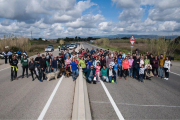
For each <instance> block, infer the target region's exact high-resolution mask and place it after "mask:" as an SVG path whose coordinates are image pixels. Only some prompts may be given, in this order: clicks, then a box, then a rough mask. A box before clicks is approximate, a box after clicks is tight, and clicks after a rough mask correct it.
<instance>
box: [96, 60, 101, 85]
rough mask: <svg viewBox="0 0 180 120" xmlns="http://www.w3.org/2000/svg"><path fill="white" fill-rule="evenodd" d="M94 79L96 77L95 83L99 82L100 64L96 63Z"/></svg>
mask: <svg viewBox="0 0 180 120" xmlns="http://www.w3.org/2000/svg"><path fill="white" fill-rule="evenodd" d="M95 68H96V77H97V82H99V81H100V76H101V71H100V69H101V65H100V62H98V63H97V64H96V67H95Z"/></svg>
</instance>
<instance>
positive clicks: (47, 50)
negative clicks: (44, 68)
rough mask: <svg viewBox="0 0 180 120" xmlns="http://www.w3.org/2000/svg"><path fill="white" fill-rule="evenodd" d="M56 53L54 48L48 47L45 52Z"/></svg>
mask: <svg viewBox="0 0 180 120" xmlns="http://www.w3.org/2000/svg"><path fill="white" fill-rule="evenodd" d="M52 51H54V48H53V47H52V46H47V48H46V49H45V52H52Z"/></svg>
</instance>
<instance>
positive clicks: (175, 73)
mask: <svg viewBox="0 0 180 120" xmlns="http://www.w3.org/2000/svg"><path fill="white" fill-rule="evenodd" d="M170 73H172V74H175V75H178V76H180V74H177V73H174V72H170Z"/></svg>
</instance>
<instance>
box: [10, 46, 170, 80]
mask: <svg viewBox="0 0 180 120" xmlns="http://www.w3.org/2000/svg"><path fill="white" fill-rule="evenodd" d="M20 63H21V66H22V68H23V72H22V78H23V77H24V73H25V71H26V75H27V77H28V69H29V71H30V72H31V76H32V80H33V81H34V80H35V78H34V74H35V75H36V78H37V79H38V80H39V81H40V82H43V80H46V76H45V73H51V72H56V71H58V70H61V69H60V68H64V69H65V70H67V71H69V72H70V73H72V79H73V81H75V80H76V79H77V77H78V75H79V68H80V67H81V68H82V71H83V73H84V75H85V76H86V79H87V82H89V83H91V82H93V83H96V82H99V81H100V80H102V81H105V82H108V83H117V78H119V79H122V78H124V79H125V80H127V77H131V78H134V79H137V80H138V81H139V82H143V79H144V78H146V74H148V73H149V74H150V73H151V74H150V76H155V77H161V78H164V79H165V80H168V79H169V72H170V65H171V62H170V60H169V58H168V57H167V56H166V57H165V55H163V54H161V55H159V56H153V54H149V52H147V53H146V55H143V54H139V51H138V50H136V51H135V53H133V54H132V55H130V53H128V54H127V55H126V54H125V52H121V51H119V52H117V51H113V52H111V51H109V50H102V49H96V50H95V49H94V48H92V49H91V50H89V49H82V48H81V49H79V51H78V52H76V51H75V50H73V51H72V52H71V53H70V52H69V50H66V51H61V52H60V53H59V55H58V56H54V55H53V53H46V55H45V54H42V55H40V53H37V57H36V58H35V60H34V59H33V58H32V57H31V58H30V61H29V60H28V59H27V57H26V56H24V57H23V58H22V59H21V60H20ZM17 64H18V60H17V59H16V56H15V55H14V56H13V58H12V61H11V62H10V65H11V80H13V79H17V70H18V67H17ZM164 73H165V77H164ZM63 74H65V73H63Z"/></svg>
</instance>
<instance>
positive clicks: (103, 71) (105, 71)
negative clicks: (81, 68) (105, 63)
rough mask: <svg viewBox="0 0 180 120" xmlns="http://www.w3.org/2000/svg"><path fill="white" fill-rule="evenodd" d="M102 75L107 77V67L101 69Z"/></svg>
mask: <svg viewBox="0 0 180 120" xmlns="http://www.w3.org/2000/svg"><path fill="white" fill-rule="evenodd" d="M101 76H106V77H107V68H105V69H103V68H102V69H101Z"/></svg>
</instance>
